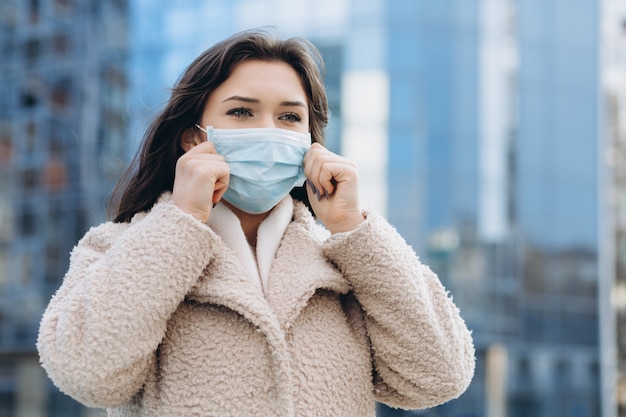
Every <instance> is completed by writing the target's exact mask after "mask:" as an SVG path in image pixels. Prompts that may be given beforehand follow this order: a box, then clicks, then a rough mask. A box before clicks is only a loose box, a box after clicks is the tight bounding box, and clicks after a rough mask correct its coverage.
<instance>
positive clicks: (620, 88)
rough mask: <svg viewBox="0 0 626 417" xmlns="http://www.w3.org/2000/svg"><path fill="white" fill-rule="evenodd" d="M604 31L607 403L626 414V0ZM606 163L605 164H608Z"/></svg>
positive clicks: (608, 8) (616, 5)
mask: <svg viewBox="0 0 626 417" xmlns="http://www.w3.org/2000/svg"><path fill="white" fill-rule="evenodd" d="M602 17H603V21H604V24H603V26H602V28H601V30H600V33H601V36H602V39H601V45H602V49H601V54H600V62H601V65H602V68H603V71H602V76H601V79H600V88H601V99H602V102H601V107H602V112H601V114H602V115H603V117H604V123H603V125H601V127H600V142H601V147H602V150H603V153H602V154H601V155H599V165H600V167H601V169H600V173H601V176H600V181H599V184H600V190H599V195H600V199H599V206H598V207H599V212H600V262H599V263H600V275H599V277H600V280H599V288H600V300H601V302H600V329H601V331H600V335H601V341H600V346H601V358H602V360H603V380H602V386H603V404H606V407H605V408H609V407H612V406H614V404H615V403H617V415H619V416H625V415H626V337H625V336H624V335H626V75H625V74H626V2H623V1H619V0H611V1H605V2H604V7H603V10H602ZM603 168H604V169H603Z"/></svg>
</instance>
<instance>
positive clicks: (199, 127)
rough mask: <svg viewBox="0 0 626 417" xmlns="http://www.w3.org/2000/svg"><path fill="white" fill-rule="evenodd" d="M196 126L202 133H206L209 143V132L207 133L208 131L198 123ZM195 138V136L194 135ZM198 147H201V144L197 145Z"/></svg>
mask: <svg viewBox="0 0 626 417" xmlns="http://www.w3.org/2000/svg"><path fill="white" fill-rule="evenodd" d="M195 126H196V127H197V128H198V129H200V130H201V131H203V132H204V133H206V140H207V141H208V140H209V132H207V131H206V129H204V128H202V127H201V126H200V125H199V124H197V123H196V124H195ZM194 138H195V135H194ZM196 145H199V143H196Z"/></svg>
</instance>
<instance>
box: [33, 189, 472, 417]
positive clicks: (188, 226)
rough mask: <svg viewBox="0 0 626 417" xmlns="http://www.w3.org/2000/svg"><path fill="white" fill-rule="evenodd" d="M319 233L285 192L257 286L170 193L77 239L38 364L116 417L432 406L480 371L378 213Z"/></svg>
mask: <svg viewBox="0 0 626 417" xmlns="http://www.w3.org/2000/svg"><path fill="white" fill-rule="evenodd" d="M366 215H367V219H366V220H365V221H364V222H363V223H362V224H361V225H360V226H359V227H358V228H357V229H356V230H354V231H353V232H350V233H342V234H337V235H334V236H329V235H328V232H327V231H326V230H325V229H324V228H322V227H321V226H320V225H319V224H318V223H316V221H315V219H314V218H313V217H312V216H311V214H310V213H309V211H308V210H307V208H306V207H305V206H304V205H303V204H301V203H300V202H294V204H293V219H292V221H291V222H290V223H289V225H288V226H287V229H286V230H285V233H284V235H283V238H282V241H281V243H280V245H279V246H278V249H277V252H276V255H275V258H274V260H273V262H272V263H271V269H270V271H269V279H268V282H267V284H266V288H265V294H264V293H263V291H262V289H261V288H260V285H259V283H258V282H254V280H251V279H250V277H249V275H247V274H246V272H245V270H244V267H242V265H241V261H240V259H239V258H238V257H237V255H236V254H235V253H234V252H233V251H232V250H231V249H229V247H228V246H227V245H226V244H225V243H224V241H223V240H222V239H221V238H220V237H219V236H218V235H217V234H216V233H215V232H214V231H213V230H212V229H211V228H210V227H208V226H207V225H205V224H201V223H200V222H198V221H196V220H195V219H194V218H193V217H191V216H190V215H188V214H186V213H184V212H182V211H181V210H180V209H178V208H177V207H176V206H174V205H173V204H172V203H171V201H170V199H169V197H168V196H164V197H163V198H161V199H160V200H159V202H158V203H157V204H155V206H154V207H153V209H152V210H151V211H150V212H149V213H142V214H139V215H137V216H135V218H134V219H133V221H132V222H131V223H130V224H128V223H122V224H119V223H110V222H109V223H104V224H102V225H100V226H98V227H95V228H92V229H91V230H90V231H89V232H88V233H87V234H86V235H85V237H84V238H83V239H82V240H81V241H80V242H79V243H78V245H77V246H76V247H75V248H74V250H73V251H72V255H71V261H70V267H69V270H68V272H67V274H66V276H65V278H64V281H63V284H62V286H61V287H60V289H59V290H58V291H57V293H56V294H55V296H54V297H53V298H52V300H51V301H50V304H49V306H48V308H47V309H46V311H45V313H44V315H43V318H42V320H41V324H40V330H39V338H38V341H37V348H38V350H39V355H40V359H41V363H42V365H43V367H44V368H45V370H46V371H47V373H48V375H49V376H50V378H51V379H52V380H53V381H54V383H55V384H56V385H57V386H58V387H59V388H60V389H61V390H62V391H63V392H65V393H66V394H68V395H70V396H72V397H73V398H75V399H76V400H78V401H80V402H82V403H83V404H85V405H87V406H91V407H102V408H107V409H108V415H109V416H110V417H113V416H115V417H139V416H142V417H148V416H150V417H153V416H154V417H157V416H158V417H166V416H168V417H173V416H181V417H183V416H184V417H191V416H198V417H200V416H202V417H204V416H281V417H287V416H333V417H338V416H340V417H343V416H367V417H373V416H375V400H378V401H381V402H384V403H386V404H389V405H390V406H392V407H400V408H407V409H411V408H426V407H432V406H435V405H438V404H441V403H443V402H445V401H448V400H450V399H453V398H455V397H457V396H459V395H460V394H461V393H463V392H464V391H465V389H466V388H467V386H468V385H469V383H470V381H471V379H472V376H473V373H474V347H473V342H472V338H471V334H470V332H469V331H468V329H467V327H466V325H465V323H464V321H463V319H462V318H461V317H460V315H459V311H458V309H457V307H456V306H455V305H454V304H453V302H452V300H451V298H450V297H448V294H447V292H446V290H445V289H444V288H443V286H442V285H441V283H440V282H439V280H438V278H437V277H436V276H435V274H433V272H431V270H430V269H429V268H428V267H426V266H424V265H422V264H421V263H420V262H419V260H418V258H417V256H416V255H415V253H414V251H413V250H412V249H411V247H410V246H408V245H407V244H406V243H405V241H404V240H403V238H402V237H401V236H400V235H399V234H398V233H397V232H396V231H395V230H394V228H393V227H392V226H391V225H389V223H387V222H386V221H385V220H384V219H383V218H382V217H381V216H379V215H377V214H376V213H374V212H368V213H366Z"/></svg>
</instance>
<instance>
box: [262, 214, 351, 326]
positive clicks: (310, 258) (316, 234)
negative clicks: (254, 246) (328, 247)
mask: <svg viewBox="0 0 626 417" xmlns="http://www.w3.org/2000/svg"><path fill="white" fill-rule="evenodd" d="M325 238H326V235H325V234H324V235H322V234H321V233H320V227H319V226H318V225H317V224H316V223H315V220H314V219H313V217H312V216H311V215H310V213H309V212H308V209H307V208H306V207H305V206H304V205H303V204H301V203H296V204H294V220H293V221H292V222H291V224H290V225H289V226H288V228H287V230H286V231H285V234H284V236H283V239H282V241H281V244H280V246H279V248H278V251H277V253H276V258H275V259H274V261H273V263H272V268H271V272H270V276H269V282H268V285H267V288H266V293H265V297H266V299H267V301H268V303H269V305H270V306H271V308H272V311H273V312H274V314H275V315H276V317H277V319H278V322H279V323H280V325H281V327H282V328H283V330H287V329H289V328H290V327H291V326H292V325H293V323H294V321H295V319H296V318H297V317H298V315H299V314H300V313H301V312H302V310H303V309H304V307H305V306H306V305H307V303H308V302H309V300H310V299H311V297H313V295H314V294H315V293H316V291H317V290H319V289H325V290H330V291H333V292H336V293H339V294H345V293H347V292H348V291H349V290H350V286H349V284H348V282H347V281H346V280H345V278H344V277H343V276H342V275H341V274H340V273H339V271H338V270H337V269H336V268H335V267H334V265H332V264H331V263H330V262H329V261H328V259H327V258H326V256H325V255H324V254H323V252H322V243H323V241H324V239H325Z"/></svg>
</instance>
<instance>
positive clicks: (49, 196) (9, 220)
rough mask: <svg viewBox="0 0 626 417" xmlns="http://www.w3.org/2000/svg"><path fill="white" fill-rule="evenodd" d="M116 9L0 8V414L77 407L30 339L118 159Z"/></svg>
mask: <svg viewBox="0 0 626 417" xmlns="http://www.w3.org/2000/svg"><path fill="white" fill-rule="evenodd" d="M127 10H128V5H127V3H126V2H125V1H123V0H120V1H109V2H99V1H81V2H73V1H61V0H55V1H49V2H40V1H37V0H31V1H20V0H7V1H3V2H2V5H0V16H1V17H0V51H1V52H0V54H1V59H0V415H2V416H7V417H13V416H19V417H22V416H43V415H47V416H57V415H58V416H68V415H87V412H86V411H85V412H84V413H82V414H81V413H80V411H79V410H80V408H81V407H79V406H78V405H77V404H75V403H74V402H73V401H70V400H69V398H67V397H65V396H64V395H62V394H60V393H59V392H58V391H57V390H56V389H55V388H54V387H53V386H52V384H51V383H50V382H49V381H48V380H47V379H46V378H45V375H44V374H43V371H42V370H41V368H40V367H39V361H38V357H37V354H36V351H35V340H36V335H37V329H38V324H39V320H40V318H41V314H42V312H43V309H44V308H45V306H46V305H47V303H48V300H49V299H50V297H51V295H52V294H53V293H54V291H55V290H56V289H57V288H58V286H59V284H60V282H61V278H62V277H63V275H64V273H65V270H66V269H67V265H68V254H69V252H70V250H71V249H72V247H73V246H74V244H75V243H76V242H77V240H78V239H79V238H80V237H82V235H83V234H84V233H85V232H86V230H87V228H88V227H89V226H90V225H92V224H95V223H98V222H101V221H102V220H103V219H104V215H105V210H104V208H105V206H106V201H107V196H108V194H109V192H110V191H111V189H112V187H113V185H114V181H115V179H116V178H117V177H118V176H119V174H120V168H121V166H123V159H122V156H123V150H124V148H125V147H126V144H125V138H126V136H127V128H126V116H125V109H126V107H127V105H126V94H127V88H128V84H129V82H128V73H127V56H128V53H127V44H128V30H127V28H128V11H127ZM71 410H75V413H74V414H72V412H71Z"/></svg>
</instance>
